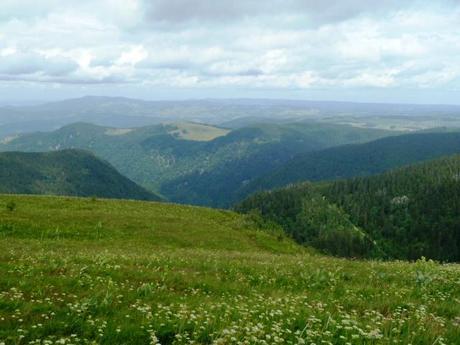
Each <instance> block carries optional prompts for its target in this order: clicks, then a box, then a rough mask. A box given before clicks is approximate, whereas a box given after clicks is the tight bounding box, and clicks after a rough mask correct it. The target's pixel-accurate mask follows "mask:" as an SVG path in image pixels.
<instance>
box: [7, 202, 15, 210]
mask: <svg viewBox="0 0 460 345" xmlns="http://www.w3.org/2000/svg"><path fill="white" fill-rule="evenodd" d="M15 209H16V203H15V202H14V201H8V202H7V203H6V210H7V211H10V212H13V211H14V210H15Z"/></svg>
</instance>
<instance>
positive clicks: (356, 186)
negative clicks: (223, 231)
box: [236, 156, 460, 262]
mask: <svg viewBox="0 0 460 345" xmlns="http://www.w3.org/2000/svg"><path fill="white" fill-rule="evenodd" d="M459 196H460V156H453V157H449V158H441V159H438V160H434V161H429V162H426V163H420V164H418V165H414V166H410V167H406V168H400V169H398V170H392V171H390V172H387V173H384V174H381V175H376V176H371V177H359V178H354V179H349V180H340V181H335V182H329V183H321V184H316V185H311V184H301V185H294V186H289V187H287V188H284V189H280V190H276V191H273V192H261V193H256V194H255V195H253V196H250V197H249V198H247V199H246V200H244V201H243V202H242V203H240V204H239V205H237V207H236V209H237V210H239V211H241V212H251V211H253V212H254V210H256V211H258V212H259V213H260V215H261V216H262V217H263V219H265V220H267V221H274V222H276V223H277V224H279V225H281V226H282V227H283V228H284V229H285V231H287V232H288V233H290V234H291V236H293V237H294V238H295V239H296V240H297V241H299V242H301V243H306V244H309V245H312V246H315V247H316V248H318V249H321V250H323V251H325V252H328V253H332V254H337V255H344V256H368V257H369V256H370V257H379V258H397V259H418V258H420V257H422V256H425V257H427V258H431V259H436V260H442V261H457V262H458V261H460V231H459V229H460V217H459V214H460V197H459Z"/></svg>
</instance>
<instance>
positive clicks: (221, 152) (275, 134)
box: [0, 122, 393, 206]
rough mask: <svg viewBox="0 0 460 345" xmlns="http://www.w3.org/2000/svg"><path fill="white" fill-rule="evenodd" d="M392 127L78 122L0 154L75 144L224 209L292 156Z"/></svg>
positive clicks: (161, 188) (172, 195)
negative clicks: (246, 187) (111, 125)
mask: <svg viewBox="0 0 460 345" xmlns="http://www.w3.org/2000/svg"><path fill="white" fill-rule="evenodd" d="M390 134H393V132H388V131H382V130H373V129H360V128H354V127H350V126H343V125H331V124H320V123H316V122H312V123H307V122H303V123H291V124H284V125H276V124H261V125H255V126H249V127H244V128H240V129H236V130H233V131H228V130H226V129H223V128H219V127H214V126H209V125H202V124H196V123H184V122H181V123H172V124H163V125H156V126H149V127H142V128H134V129H129V128H127V129H120V128H109V127H101V126H95V125H91V124H86V123H78V124H73V125H69V126H66V127H63V128H61V129H59V130H57V131H54V132H50V133H34V134H29V135H22V136H19V137H17V138H14V137H13V138H8V139H6V140H3V143H0V151H11V150H14V151H53V150H59V149H64V148H80V149H87V150H90V151H92V152H94V153H95V154H96V155H97V156H98V157H101V158H103V159H106V160H107V161H109V162H110V163H111V164H112V165H114V166H115V167H116V168H117V169H118V170H119V171H120V172H121V173H122V174H124V175H125V176H128V177H129V178H131V179H132V180H133V181H135V182H137V183H139V184H141V185H142V186H144V187H146V188H148V189H150V190H152V191H157V192H160V194H161V195H164V196H165V197H167V198H168V199H170V200H172V201H175V202H183V203H193V204H200V205H213V206H228V205H231V204H232V203H233V202H234V201H235V200H234V199H233V196H232V193H233V192H234V191H236V190H238V189H239V188H241V187H242V186H243V185H244V184H246V183H248V182H250V181H251V180H252V179H255V178H257V177H259V176H261V175H262V174H265V173H266V172H267V171H270V170H272V169H275V168H277V167H279V166H281V165H282V164H284V163H285V162H286V161H288V160H289V159H291V158H292V157H294V156H295V155H297V154H299V153H302V152H307V151H313V150H319V149H323V148H326V147H330V146H334V145H341V144H347V143H358V142H366V141H370V140H373V139H376V138H381V137H384V136H387V135H390Z"/></svg>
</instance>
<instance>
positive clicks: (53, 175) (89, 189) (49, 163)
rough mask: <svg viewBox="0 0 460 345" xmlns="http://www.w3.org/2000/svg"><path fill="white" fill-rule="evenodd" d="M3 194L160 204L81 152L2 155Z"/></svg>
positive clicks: (108, 165) (0, 167)
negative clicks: (81, 197) (76, 197)
mask: <svg viewBox="0 0 460 345" xmlns="http://www.w3.org/2000/svg"><path fill="white" fill-rule="evenodd" d="M0 193H7V194H46V195H69V196H86V197H90V196H91V197H93V196H94V197H101V198H117V199H139V200H152V201H155V200H156V201H158V200H161V198H160V197H158V196H157V195H155V194H153V193H151V192H148V191H147V190H145V189H143V188H142V187H139V186H138V185H136V184H135V183H134V182H132V181H131V180H129V179H128V178H126V177H124V176H122V175H121V174H120V173H118V172H117V171H116V170H115V168H113V167H112V166H111V165H110V164H109V163H107V162H105V161H102V160H100V159H98V158H96V157H95V156H94V155H93V154H91V153H89V152H86V151H81V150H63V151H56V152H48V153H24V152H5V153H0Z"/></svg>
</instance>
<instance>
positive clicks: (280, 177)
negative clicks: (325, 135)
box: [240, 132, 460, 196]
mask: <svg viewBox="0 0 460 345" xmlns="http://www.w3.org/2000/svg"><path fill="white" fill-rule="evenodd" d="M454 153H460V132H452V133H449V132H442V133H420V134H415V133H414V134H407V135H400V136H391V137H387V138H383V139H378V140H376V141H372V142H368V143H363V144H356V145H345V146H339V147H332V148H328V149H325V150H321V151H315V152H308V153H304V154H301V155H298V156H296V157H294V158H293V159H291V160H290V161H289V162H287V163H286V164H285V165H283V166H282V167H280V168H279V169H277V170H275V171H273V172H270V173H268V174H267V175H265V176H263V177H261V178H259V179H257V180H255V181H253V182H252V183H250V184H248V185H247V186H245V187H243V188H242V190H241V191H240V195H241V196H244V195H248V194H250V193H252V192H254V191H257V190H264V189H271V188H275V187H281V186H284V185H287V184H290V183H296V182H301V181H307V180H308V181H319V180H333V179H342V178H348V177H355V176H366V175H372V174H377V173H381V172H384V171H386V170H389V169H393V168H397V167H401V166H404V165H407V164H411V163H415V162H418V161H423V160H429V159H434V158H437V157H441V156H444V155H450V154H454Z"/></svg>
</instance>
